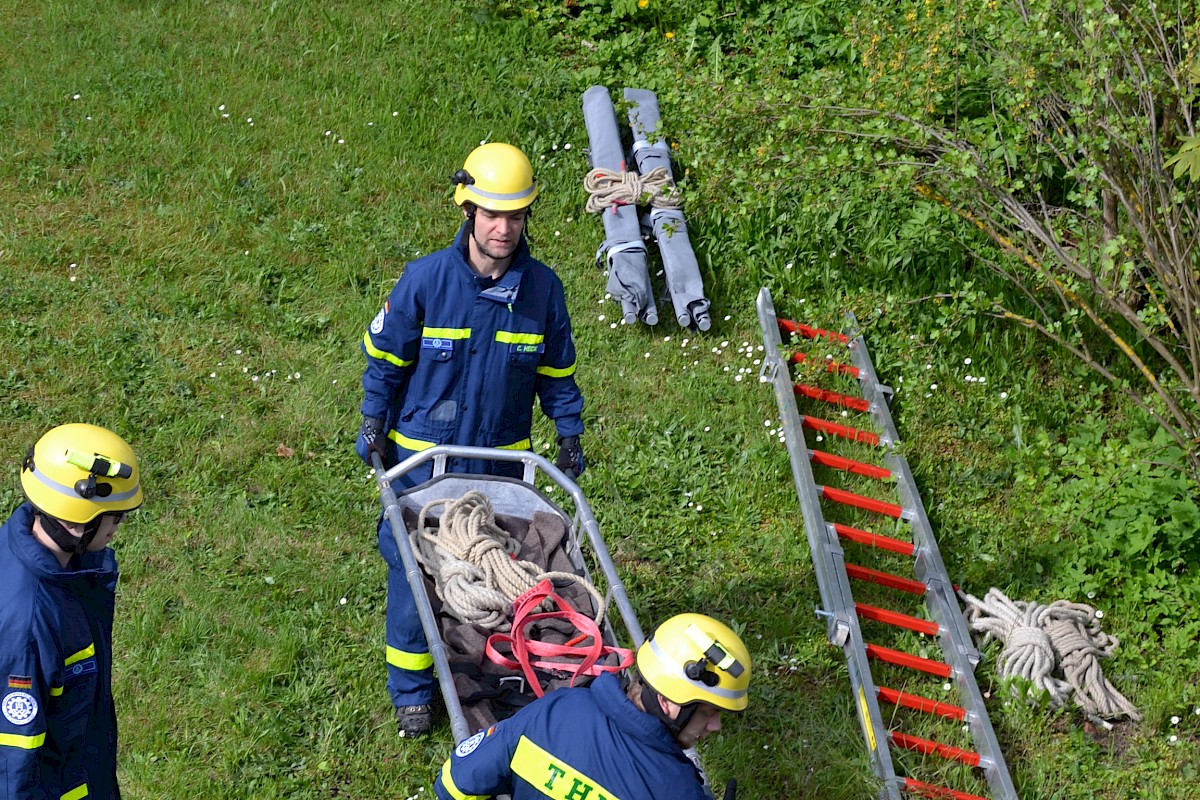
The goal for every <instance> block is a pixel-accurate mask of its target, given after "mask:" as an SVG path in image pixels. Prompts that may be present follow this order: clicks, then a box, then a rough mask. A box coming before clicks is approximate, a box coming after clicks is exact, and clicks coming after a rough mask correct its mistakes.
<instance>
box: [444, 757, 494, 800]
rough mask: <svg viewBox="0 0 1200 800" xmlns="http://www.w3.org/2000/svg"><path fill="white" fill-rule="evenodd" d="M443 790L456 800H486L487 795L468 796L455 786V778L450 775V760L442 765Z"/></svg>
mask: <svg viewBox="0 0 1200 800" xmlns="http://www.w3.org/2000/svg"><path fill="white" fill-rule="evenodd" d="M442 788H443V789H445V790H446V791H447V792H449V793H450V796H451V797H453V798H454V799H455V800H484V798H485V797H487V795H479V794H467V793H466V792H464V791H463V790H462V789H459V788H458V787H457V786H455V785H454V776H452V775H451V774H450V759H446V763H445V764H442Z"/></svg>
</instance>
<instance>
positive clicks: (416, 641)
mask: <svg viewBox="0 0 1200 800" xmlns="http://www.w3.org/2000/svg"><path fill="white" fill-rule="evenodd" d="M379 554H380V555H381V556H383V560H384V561H386V562H387V565H388V594H387V648H388V649H387V662H388V665H387V671H388V680H387V686H388V693H389V694H390V695H391V696H392V704H393V705H395V706H396V707H397V708H399V707H401V706H416V705H424V704H426V703H431V702H433V690H434V683H435V681H434V678H433V659H432V657H431V656H430V655H429V646H428V644H426V642H425V632H424V631H423V630H422V629H421V617H420V616H419V615H418V614H417V605H416V601H415V599H414V598H413V594H412V590H411V589H410V588H409V586H408V580H407V579H406V578H405V576H404V564H403V562H402V561H401V560H400V551H399V550H398V549H396V541H395V540H394V539H393V538H392V526H391V525H390V524H389V523H388V521H387V518H386V517H384V518H382V519H380V521H379ZM405 664H407V665H408V667H409V668H407V669H406V668H404V667H403V666H400V665H405ZM414 667H415V668H414Z"/></svg>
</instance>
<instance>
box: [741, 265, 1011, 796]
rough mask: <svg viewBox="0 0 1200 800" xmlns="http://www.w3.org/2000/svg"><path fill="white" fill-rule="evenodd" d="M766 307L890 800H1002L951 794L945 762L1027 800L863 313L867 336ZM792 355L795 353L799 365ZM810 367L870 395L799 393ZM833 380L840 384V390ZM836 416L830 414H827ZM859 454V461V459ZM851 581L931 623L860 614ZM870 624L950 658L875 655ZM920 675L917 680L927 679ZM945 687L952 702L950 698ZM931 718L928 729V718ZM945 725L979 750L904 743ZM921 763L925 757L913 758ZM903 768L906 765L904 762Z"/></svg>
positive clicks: (831, 583)
mask: <svg viewBox="0 0 1200 800" xmlns="http://www.w3.org/2000/svg"><path fill="white" fill-rule="evenodd" d="M757 305H758V320H759V324H760V326H761V327H762V334H763V345H764V350H765V357H764V359H763V367H762V370H763V371H762V377H763V379H764V381H769V382H770V383H772V384H773V388H774V393H775V399H776V402H777V403H778V405H779V414H780V417H781V421H782V426H783V428H782V429H783V432H784V434H785V437H786V442H787V449H788V455H789V456H790V459H791V464H792V476H793V479H794V481H795V484H796V492H797V495H798V496H799V500H800V510H801V513H802V516H803V520H804V528H805V532H806V535H807V538H808V544H809V549H810V550H811V552H812V559H813V568H814V571H815V573H816V578H817V585H818V589H819V592H820V598H821V605H822V608H821V609H818V610H817V615H818V616H819V617H821V618H822V619H823V620H824V621H825V624H826V628H827V634H828V636H829V640H830V641H831V642H832V643H834V644H835V645H837V646H838V647H840V648H841V649H842V651H843V653H844V654H845V657H846V664H847V666H848V667H849V673H850V683H851V689H852V691H853V693H854V700H855V706H856V708H857V711H858V717H859V721H860V722H861V723H862V729H863V736H864V737H865V739H866V744H867V748H868V751H869V753H870V760H871V766H872V769H873V770H874V772H875V774H876V776H877V777H878V778H879V780H880V781H881V788H880V793H879V794H880V797H884V798H888V800H900V798H902V797H904V796H910V797H911V796H917V797H934V798H952V799H953V800H989V798H983V797H981V796H980V795H978V794H971V793H969V792H966V791H961V790H958V789H953V788H949V787H946V786H943V785H940V778H941V774H942V773H946V772H953V770H948V769H945V768H938V767H939V766H940V764H939V763H938V762H937V761H936V760H935V759H933V758H931V757H940V758H941V759H945V760H947V761H949V762H958V763H961V764H965V765H967V766H968V767H971V768H974V770H972V771H973V772H975V775H976V776H977V777H971V776H967V780H969V781H970V782H972V783H977V782H979V781H978V777H982V779H983V780H984V781H986V785H987V788H988V790H989V791H990V793H991V797H990V800H1018V798H1017V793H1016V789H1015V788H1014V786H1013V782H1012V778H1011V777H1010V776H1009V773H1008V768H1007V766H1006V765H1005V762H1004V756H1003V755H1002V753H1001V752H1000V746H999V743H998V742H997V739H996V733H995V731H994V730H993V729H992V725H991V722H990V721H989V719H988V714H987V709H986V708H985V706H984V698H983V695H982V693H981V692H980V690H979V686H978V685H977V684H976V682H975V673H974V671H975V667H976V665H977V664H978V663H979V660H980V654H979V651H978V650H976V649H975V647H974V646H973V644H972V642H971V636H970V632H969V630H968V628H967V625H966V621H965V619H964V618H963V615H962V611H961V609H960V607H959V604H958V598H957V596H956V594H955V586H954V585H953V584H952V583H951V581H950V579H949V577H948V575H947V573H946V566H945V564H944V563H943V561H942V556H941V553H940V551H939V550H938V544H937V541H936V540H935V539H934V536H933V530H932V528H931V526H930V523H929V517H928V515H927V514H926V512H925V507H924V506H923V505H922V503H921V498H920V495H919V494H918V492H917V486H916V482H915V481H914V480H913V475H912V471H911V470H910V468H909V465H908V462H907V461H906V460H905V459H904V456H902V455H900V454H899V453H898V452H897V451H896V445H897V443H898V437H897V435H896V426H895V424H894V423H893V422H892V416H891V412H890V410H889V409H888V400H889V399H890V397H891V394H892V390H891V389H890V388H889V387H887V386H885V385H883V384H881V383H880V382H879V378H878V376H877V375H876V373H875V367H874V365H873V364H872V362H871V356H870V353H869V352H868V351H867V346H866V342H865V341H864V340H863V337H862V336H861V335H858V334H857V332H856V331H857V321H856V320H855V319H854V317H853V315H852V314H848V315H847V320H848V324H849V330H851V331H852V332H854V333H853V334H852V335H851V336H847V335H844V334H841V333H837V332H832V331H826V330H821V329H819V328H814V327H811V326H808V325H804V324H801V323H796V322H791V321H788V320H781V319H778V318H777V317H776V314H775V306H774V304H773V303H772V300H771V294H770V292H769V291H768V290H767V289H765V288H764V289H763V290H762V291H761V292H760V293H759V296H758V304H757ZM783 335H786V336H787V337H788V340H789V343H788V345H785V344H784V341H783V338H782V337H783ZM801 342H806V345H805V346H808V345H809V344H815V346H817V347H819V348H825V349H827V350H829V351H830V352H828V353H826V355H825V362H824V366H823V367H822V366H820V365H819V362H816V361H814V359H812V358H810V355H809V354H808V353H805V352H801V351H799V350H798V349H797V348H798V347H799V346H800V343H801ZM788 350H791V351H792V352H791V353H788V352H787V351H788ZM847 351H848V352H849V356H850V359H849V360H850V362H851V363H844V362H842V361H840V360H838V359H836V358H835V357H834V354H835V353H838V352H840V353H845V352H847ZM805 362H807V368H806V371H808V372H811V373H813V374H820V373H825V374H827V375H834V376H848V377H849V378H852V379H855V380H856V382H857V386H858V389H859V394H860V396H854V395H850V394H846V393H839V392H836V391H831V390H829V389H825V388H821V387H818V386H813V385H810V384H809V383H805V382H794V381H793V376H792V374H791V365H793V364H795V365H800V364H805ZM833 380H835V381H836V380H839V379H838V378H836V377H835V378H834V379H833ZM840 380H841V381H842V382H843V383H850V382H851V381H849V380H848V379H847V378H841V379H840ZM839 388H840V387H839ZM798 397H799V398H803V399H804V400H805V403H806V407H807V406H808V405H809V404H816V405H817V406H818V407H821V408H831V407H832V408H834V409H836V410H835V411H834V412H833V413H835V414H839V413H840V415H841V416H850V415H851V414H854V415H855V416H856V417H858V418H867V420H868V422H869V426H870V429H867V428H866V427H856V426H853V425H848V424H844V423H840V422H834V421H830V420H828V419H823V418H821V417H818V416H812V415H802V414H801V413H800V411H799V407H798V404H797V398H798ZM824 413H826V416H828V415H829V413H828V412H824ZM806 430H807V431H810V432H811V433H812V436H813V438H814V439H815V440H816V441H817V442H818V443H820V442H822V441H824V440H829V441H830V442H835V441H837V440H841V441H842V442H844V444H838V445H837V447H838V448H840V449H842V450H843V451H850V452H854V451H855V450H864V449H867V450H869V453H863V455H862V458H863V459H864V460H858V459H856V458H850V457H847V456H846V455H841V454H837V453H834V452H830V451H831V450H832V449H834V447H833V446H831V445H824V446H823V449H810V448H809V447H808V445H807V442H806V439H805V431H806ZM880 454H882V458H880V457H879V456H880ZM854 455H859V453H857V452H854ZM866 459H872V460H874V461H876V462H878V461H882V462H883V464H884V465H886V466H879V465H877V464H876V463H870V461H868V460H866ZM814 465H817V466H818V467H819V468H822V473H821V474H822V475H826V474H828V475H829V476H830V479H831V480H834V479H836V480H838V481H839V482H841V483H843V484H845V483H851V484H853V485H854V486H855V488H856V489H858V487H859V485H860V484H865V485H866V486H867V487H868V488H867V489H866V490H859V491H849V490H847V489H846V488H839V487H837V486H831V485H822V484H819V483H817V480H816V477H815V475H814V471H813V468H814ZM868 492H869V493H868ZM881 494H886V495H888V499H880V497H879V495H881ZM872 495H874V496H872ZM827 510H828V512H829V513H830V514H832V515H833V516H835V517H841V518H845V517H852V518H854V519H855V521H857V519H858V518H865V519H867V520H868V522H867V523H866V524H864V525H863V527H856V526H852V525H849V524H844V523H841V522H831V521H829V520H828V519H827V518H826V511H827ZM876 521H877V522H876ZM877 523H878V524H877ZM880 526H885V527H888V528H889V529H891V530H889V533H891V532H892V531H893V530H896V531H899V535H880V534H877V533H873V532H871V531H870V530H867V529H865V528H867V527H873V528H878V527H880ZM844 542H849V543H851V544H850V545H849V547H850V548H851V549H852V550H854V551H856V555H855V557H856V558H857V557H859V554H861V556H862V557H866V558H873V559H874V560H875V561H888V560H889V559H890V561H891V562H895V561H897V560H899V561H900V562H901V563H904V564H907V565H909V566H910V567H911V570H912V574H913V577H912V578H910V577H906V576H904V575H899V574H895V573H894V572H887V571H882V570H879V569H875V568H873V567H869V566H866V565H863V564H857V563H850V562H848V561H846V552H845V550H844V549H843V543H844ZM852 582H853V585H854V586H862V587H863V588H864V591H865V590H867V589H868V588H869V591H871V592H875V593H877V594H883V595H885V596H891V595H894V594H896V593H899V594H900V596H904V595H908V596H909V602H910V603H913V602H919V601H916V600H913V599H912V598H913V597H914V596H915V597H922V598H924V609H923V613H924V616H918V615H916V614H909V613H904V612H900V611H896V610H891V609H888V608H885V607H884V606H883V605H882V604H881V605H874V604H866V603H862V602H856V601H855V599H854V594H853V592H852V590H851V586H852ZM875 587H882V588H875ZM864 622H866V623H869V624H868V627H869V628H870V629H871V631H872V632H874V631H876V630H877V629H880V628H882V629H883V630H884V631H885V632H886V633H888V634H890V635H894V636H895V638H899V639H901V640H905V638H906V637H907V642H909V643H911V642H912V640H913V637H914V635H915V636H918V637H929V638H930V639H932V640H934V641H936V644H937V645H938V646H940V650H941V655H942V658H941V660H937V659H932V658H925V657H922V656H918V655H914V654H912V653H911V652H906V651H905V650H903V649H900V648H899V647H887V646H884V645H883V644H879V643H875V642H869V641H867V640H866V638H864V632H863V623H864ZM883 626H887V627H883ZM918 641H919V640H918ZM872 665H876V669H877V671H887V672H888V674H889V675H895V674H899V675H904V676H906V677H904V678H903V679H902V680H903V685H904V686H905V687H907V686H908V683H909V681H910V678H909V677H907V676H909V675H910V674H911V675H912V677H911V680H913V681H922V680H923V681H929V680H931V678H929V677H926V676H934V677H933V678H932V679H933V680H937V679H941V680H943V681H945V682H946V683H947V684H950V685H951V687H952V689H953V690H954V691H955V694H956V699H957V702H955V703H951V702H948V701H945V700H935V699H931V698H929V697H927V696H923V695H922V694H921V693H914V692H909V691H907V690H906V689H901V688H889V687H887V686H882V685H879V684H877V683H876V681H875V679H874V678H873V676H872V674H871V667H872ZM880 665H886V666H880ZM907 671H914V672H915V674H912V673H909V672H907ZM942 688H943V690H944V689H945V687H944V686H943V687H942ZM884 704H886V705H887V706H889V707H890V714H889V718H888V719H887V720H886V721H885V717H884V715H883V713H882V711H881V708H882V707H883V705H884ZM920 714H925V715H928V717H920V716H917V715H920ZM932 720H937V721H938V722H936V723H935V722H933V721H932ZM944 720H950V721H952V722H953V723H954V725H955V726H963V727H964V728H965V731H966V732H967V734H969V737H970V744H971V747H970V748H969V749H968V748H966V747H958V746H953V745H950V744H945V743H942V742H940V741H936V740H933V739H930V738H926V737H925V736H917V735H914V734H912V733H905V732H903V731H901V730H899V729H898V727H897V726H898V724H899V723H915V724H916V725H917V726H923V727H924V728H936V727H938V725H942V726H945V725H946V724H949V723H945V722H944ZM939 732H940V731H939ZM953 732H954V735H955V736H956V737H961V734H960V733H959V732H958V731H957V730H954V731H953ZM897 750H899V751H908V752H906V753H904V755H903V758H905V759H909V760H913V761H915V762H917V763H914V764H913V765H912V766H913V769H911V770H906V771H913V772H920V773H921V774H922V775H923V771H922V770H921V769H920V768H922V767H925V766H927V761H933V763H934V764H935V766H934V768H933V769H932V771H933V772H935V773H937V777H938V778H939V782H934V781H932V780H918V779H916V778H913V777H909V776H907V775H901V774H898V770H897V768H896V759H894V758H893V754H894V751H897ZM909 753H917V754H919V755H917V756H911V755H909ZM897 757H898V758H899V757H900V756H899V754H897ZM979 773H982V775H979Z"/></svg>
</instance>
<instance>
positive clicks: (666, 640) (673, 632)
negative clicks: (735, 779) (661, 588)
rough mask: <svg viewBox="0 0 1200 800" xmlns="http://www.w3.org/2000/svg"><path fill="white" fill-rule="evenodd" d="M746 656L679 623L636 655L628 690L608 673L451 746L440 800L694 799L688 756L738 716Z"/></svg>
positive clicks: (701, 625)
mask: <svg viewBox="0 0 1200 800" xmlns="http://www.w3.org/2000/svg"><path fill="white" fill-rule="evenodd" d="M749 687H750V654H749V652H748V651H747V650H746V645H745V644H744V643H743V642H742V640H741V639H740V638H739V637H738V636H737V634H735V633H734V632H733V631H732V630H730V629H729V628H728V627H727V626H725V625H723V624H722V623H720V622H718V621H717V620H715V619H712V618H711V617H706V616H703V615H701V614H680V615H678V616H675V617H672V618H671V619H669V620H667V621H666V622H664V623H663V624H662V625H660V626H659V627H658V629H657V630H656V631H655V632H654V635H653V636H651V637H650V638H649V639H648V640H646V642H645V643H644V644H643V645H642V646H641V647H640V648H638V653H637V675H635V676H633V677H632V679H631V680H630V683H629V685H628V686H627V687H622V685H621V683H620V681H619V680H618V678H617V677H616V676H614V675H612V674H609V673H605V674H603V675H601V676H600V677H598V678H596V680H595V681H593V682H592V684H591V685H590V686H588V687H586V688H576V689H558V690H556V691H553V692H550V693H549V694H547V695H546V696H545V697H543V698H541V699H539V700H536V701H534V702H533V703H531V704H529V705H528V706H526V707H525V708H523V709H521V710H520V711H518V712H517V713H516V714H514V715H513V716H512V717H510V718H508V719H506V720H503V721H501V722H498V723H496V724H495V725H493V726H492V727H491V728H489V729H487V730H486V731H480V732H479V733H476V734H475V735H474V736H472V737H470V738H468V739H464V740H463V741H461V742H459V744H458V746H457V747H456V748H455V749H454V753H453V755H451V756H450V759H449V760H448V761H446V763H445V765H444V766H443V767H442V771H441V773H440V774H439V775H438V777H437V779H436V781H435V782H434V792H435V793H436V795H437V797H438V798H439V800H482V798H488V797H494V796H496V795H500V794H508V795H511V796H512V800H541V799H542V798H547V797H549V798H555V800H580V799H581V798H587V800H661V798H664V797H670V798H673V800H702V798H706V797H707V795H706V794H705V791H704V786H703V783H702V781H701V778H700V774H699V772H698V771H697V770H696V767H695V765H694V764H693V763H692V761H691V760H690V759H689V758H688V757H687V755H686V754H685V753H684V750H685V749H686V748H690V747H693V746H694V745H695V744H696V743H697V742H699V741H700V740H701V739H703V738H704V737H705V736H707V735H709V734H710V733H713V732H715V731H718V730H720V729H721V712H722V711H731V712H734V713H738V712H741V711H743V710H745V708H746V704H747V692H748V689H749Z"/></svg>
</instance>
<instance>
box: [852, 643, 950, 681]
mask: <svg viewBox="0 0 1200 800" xmlns="http://www.w3.org/2000/svg"><path fill="white" fill-rule="evenodd" d="M867 655H868V656H870V657H871V658H876V659H879V660H880V661H884V662H886V663H888V664H895V665H896V666H898V667H907V668H908V669H915V670H917V671H918V672H927V673H929V674H930V675H937V676H938V677H940V678H949V677H950V675H951V674H952V673H953V672H954V670H953V669H951V667H950V665H949V664H946V663H944V662H941V661H933V660H931V659H928V658H921V657H920V656H914V655H913V654H911V653H905V652H903V651H901V650H893V649H892V648H890V647H883V646H881V645H877V644H868V645H867Z"/></svg>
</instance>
